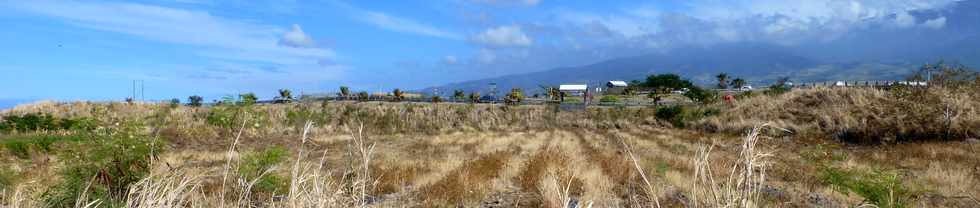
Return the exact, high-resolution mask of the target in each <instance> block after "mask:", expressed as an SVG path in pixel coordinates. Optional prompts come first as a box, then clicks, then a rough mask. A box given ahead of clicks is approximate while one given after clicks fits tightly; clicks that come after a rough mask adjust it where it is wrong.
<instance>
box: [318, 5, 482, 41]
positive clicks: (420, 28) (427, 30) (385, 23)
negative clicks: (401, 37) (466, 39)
mask: <svg viewBox="0 0 980 208" xmlns="http://www.w3.org/2000/svg"><path fill="white" fill-rule="evenodd" d="M329 2H330V3H331V4H332V5H334V6H336V7H339V8H341V9H343V10H345V11H346V12H348V13H349V14H348V15H349V16H350V17H351V18H353V19H355V20H357V21H361V22H364V23H368V24H371V25H374V26H376V27H378V28H381V29H385V30H391V31H395V32H401V33H410V34H417V35H424V36H430V37H437V38H445V39H452V40H462V39H463V36H462V35H459V34H457V33H455V32H451V31H447V30H443V29H440V28H438V27H435V26H432V25H428V24H425V23H421V22H418V21H416V20H413V19H409V18H403V17H398V16H394V15H390V14H387V13H384V12H379V11H371V10H365V9H361V8H358V7H355V6H354V5H350V4H347V3H345V2H342V1H329Z"/></svg>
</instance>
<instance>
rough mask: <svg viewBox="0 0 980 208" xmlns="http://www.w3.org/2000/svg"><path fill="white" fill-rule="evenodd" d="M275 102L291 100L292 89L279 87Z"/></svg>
mask: <svg viewBox="0 0 980 208" xmlns="http://www.w3.org/2000/svg"><path fill="white" fill-rule="evenodd" d="M276 102H280V103H289V102H293V91H291V90H289V89H279V97H276Z"/></svg>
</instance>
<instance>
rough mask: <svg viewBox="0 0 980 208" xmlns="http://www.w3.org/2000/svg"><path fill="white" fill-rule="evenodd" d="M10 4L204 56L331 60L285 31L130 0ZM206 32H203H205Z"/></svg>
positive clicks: (286, 61)
mask: <svg viewBox="0 0 980 208" xmlns="http://www.w3.org/2000/svg"><path fill="white" fill-rule="evenodd" d="M7 6H8V7H11V8H14V9H17V10H21V11H24V12H28V13H33V14H36V15H41V16H46V17H51V18H55V19H59V20H62V21H64V22H65V23H68V24H71V25H75V26H77V27H82V28H89V29H94V30H101V31H107V32H114V33H121V34H126V35H132V36H135V37H139V38H144V39H148V40H153V41H160V42H165V43H173V44H182V45H188V46H195V47H198V48H199V49H200V50H199V52H198V53H197V54H198V55H202V56H203V57H211V58H214V57H220V58H223V59H228V60H237V61H258V62H268V63H273V64H295V63H297V62H302V63H316V62H317V61H319V60H321V59H331V58H333V57H334V56H335V55H334V52H333V51H332V50H329V49H324V48H295V47H287V46H282V45H280V44H278V43H279V40H280V37H281V36H282V35H283V34H285V33H287V31H286V30H284V29H282V28H280V27H277V26H271V25H262V24H256V23H252V22H246V21H238V20H234V19H228V18H223V17H219V16H214V15H211V14H209V13H208V12H203V11H195V10H186V9H177V8H169V7H162V6H154V5H145V4H132V3H95V2H76V1H70V2H63V1H58V2H51V1H18V2H15V3H11V4H8V5H7ZM204 34H206V35H204Z"/></svg>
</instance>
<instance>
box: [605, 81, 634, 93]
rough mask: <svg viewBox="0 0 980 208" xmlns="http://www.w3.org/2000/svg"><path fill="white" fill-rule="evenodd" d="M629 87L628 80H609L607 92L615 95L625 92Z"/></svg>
mask: <svg viewBox="0 0 980 208" xmlns="http://www.w3.org/2000/svg"><path fill="white" fill-rule="evenodd" d="M627 87H629V84H626V81H609V82H606V90H605V92H606V94H613V95H615V94H623V92H625V91H626V88H627Z"/></svg>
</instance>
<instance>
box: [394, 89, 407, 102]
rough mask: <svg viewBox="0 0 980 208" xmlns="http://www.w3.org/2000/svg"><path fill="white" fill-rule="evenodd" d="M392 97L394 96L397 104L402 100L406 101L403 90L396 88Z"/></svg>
mask: <svg viewBox="0 0 980 208" xmlns="http://www.w3.org/2000/svg"><path fill="white" fill-rule="evenodd" d="M391 95H392V96H393V98H392V99H393V100H394V101H395V102H401V101H402V100H404V99H405V92H402V90H401V89H398V88H395V90H392V91H391Z"/></svg>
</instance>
